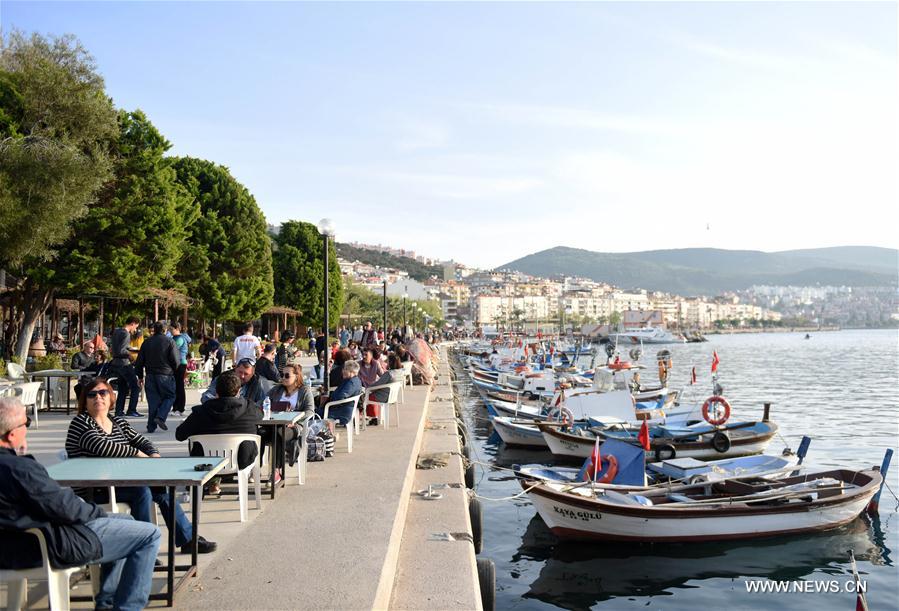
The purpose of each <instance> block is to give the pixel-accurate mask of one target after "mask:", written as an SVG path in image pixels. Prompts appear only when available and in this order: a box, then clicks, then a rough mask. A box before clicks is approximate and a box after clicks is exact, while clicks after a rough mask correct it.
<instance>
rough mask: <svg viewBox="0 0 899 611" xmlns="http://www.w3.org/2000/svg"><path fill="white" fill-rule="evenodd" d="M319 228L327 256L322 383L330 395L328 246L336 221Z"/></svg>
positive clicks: (320, 224)
mask: <svg viewBox="0 0 899 611" xmlns="http://www.w3.org/2000/svg"><path fill="white" fill-rule="evenodd" d="M318 230H319V232H321V234H322V239H323V242H324V246H325V256H324V259H325V320H324V323H325V350H324V352H325V355H324V356H325V362H324V364H323V365H324V369H323V370H322V378H323V380H322V383H323V384H324V387H325V394H326V395H329V394H331V383H330V376H329V375H328V369H329V368H330V366H329V363H328V360H329V356H330V354H329V350H328V327H329V326H330V321H329V320H328V309H329V307H330V304H329V303H328V302H329V298H330V295H329V293H328V275H329V274H328V271H329V266H328V250H329V249H328V246H329V241H330V239H331V238H333V237H334V223H333V222H332V221H331V219H322V220H320V221H319V222H318Z"/></svg>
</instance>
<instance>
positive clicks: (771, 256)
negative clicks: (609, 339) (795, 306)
mask: <svg viewBox="0 0 899 611" xmlns="http://www.w3.org/2000/svg"><path fill="white" fill-rule="evenodd" d="M497 269H509V270H517V271H520V272H524V273H526V274H531V275H533V276H544V277H548V276H553V275H556V274H565V275H571V276H581V277H584V278H590V279H591V280H595V281H597V282H607V283H609V284H613V285H615V286H619V287H622V288H626V289H631V288H644V289H648V290H653V291H666V292H670V293H676V294H680V295H715V294H719V293H721V292H724V291H729V290H740V289H745V288H748V287H750V286H752V285H753V284H774V285H786V284H792V285H804V286H810V285H811V286H813V285H845V286H897V284H899V251H897V250H893V249H889V248H877V247H873V246H844V247H837V248H819V249H811V250H788V251H782V252H773V253H766V252H761V251H757V250H722V249H716V248H684V249H677V250H649V251H644V252H631V253H602V252H594V251H590V250H582V249H578V248H568V247H566V246H557V247H556V248H550V249H549V250H544V251H541V252H537V253H534V254H531V255H527V256H526V257H522V258H521V259H517V260H515V261H512V262H510V263H506V264H505V265H502V266H500V267H498V268H497Z"/></svg>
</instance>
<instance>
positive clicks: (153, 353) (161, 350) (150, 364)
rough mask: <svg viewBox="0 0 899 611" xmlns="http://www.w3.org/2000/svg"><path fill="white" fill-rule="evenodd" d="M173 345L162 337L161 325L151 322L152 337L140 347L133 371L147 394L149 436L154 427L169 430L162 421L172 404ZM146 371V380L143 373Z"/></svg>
mask: <svg viewBox="0 0 899 611" xmlns="http://www.w3.org/2000/svg"><path fill="white" fill-rule="evenodd" d="M180 360H181V359H180V357H179V355H178V352H177V351H176V350H175V342H173V341H172V340H171V339H170V338H169V337H167V336H166V334H165V325H163V324H162V323H161V322H154V323H153V336H152V337H150V338H149V339H147V340H146V341H145V342H144V343H143V344H142V345H141V347H140V352H139V353H138V355H137V360H136V361H134V369H135V372H136V373H137V377H138V379H140V380H141V381H143V383H144V384H145V386H144V388H145V390H146V391H147V432H148V433H153V432H155V431H156V427H157V426H158V427H159V428H161V429H162V430H163V431H167V430H169V427H168V426H166V424H165V419H166V418H167V417H168V415H169V411H170V410H171V409H172V405H174V404H175V372H176V371H177V370H178V363H179V362H180ZM145 369H146V373H147V375H146V380H144V370H145Z"/></svg>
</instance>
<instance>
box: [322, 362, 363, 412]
mask: <svg viewBox="0 0 899 611" xmlns="http://www.w3.org/2000/svg"><path fill="white" fill-rule="evenodd" d="M358 374H359V363H357V362H356V361H352V360H351V361H347V362H345V363H344V364H343V381H342V382H341V383H340V386H338V387H337V388H336V389H335V390H333V391H331V395H330V396H328V397H326V398H325V399H323V402H322V407H318V408H316V409H315V413H317V414H318V415H319V416H323V415H324V412H325V408H324V405H325V403H327V402H329V401H340V400H342V399H349V398H350V397H355V396H356V395H361V394H362V382H361V381H359V375H358ZM352 416H353V404H352V403H346V404H344V405H338V406H337V407H335V408H334V409H331V410H329V411H328V418H330V419H332V420H336V421H337V422H339V423H340V424H346V423H347V422H349V421H350V418H352Z"/></svg>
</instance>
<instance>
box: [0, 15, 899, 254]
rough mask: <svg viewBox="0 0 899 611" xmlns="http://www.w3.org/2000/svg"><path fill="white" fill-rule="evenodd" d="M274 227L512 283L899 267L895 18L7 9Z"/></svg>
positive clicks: (15, 22) (4, 19)
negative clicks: (667, 272) (61, 39)
mask: <svg viewBox="0 0 899 611" xmlns="http://www.w3.org/2000/svg"><path fill="white" fill-rule="evenodd" d="M0 25H2V28H3V30H4V31H8V30H10V29H12V28H19V29H22V30H25V31H38V32H41V33H45V34H46V33H51V34H62V33H73V34H75V35H77V36H78V37H79V38H80V39H81V41H82V42H83V43H84V45H85V46H86V47H87V48H88V49H89V50H90V52H91V53H92V54H93V55H94V56H95V58H96V60H97V64H98V68H99V70H100V72H101V73H102V74H103V76H104V77H105V79H106V86H107V90H108V92H109V94H110V95H111V96H112V97H113V99H114V101H115V103H116V105H117V106H119V107H121V108H125V109H135V108H140V109H142V110H144V111H145V112H146V113H147V114H148V115H149V117H150V118H151V120H152V121H153V122H154V123H155V124H156V126H157V127H158V128H159V129H160V130H161V131H162V133H163V134H164V135H165V136H166V137H167V138H168V139H169V140H170V141H171V142H172V144H173V145H174V146H173V148H172V151H171V152H172V154H177V155H191V156H195V157H203V158H207V159H210V160H212V161H215V162H217V163H220V164H222V165H225V166H227V167H228V168H230V170H231V172H232V173H233V174H234V175H235V177H236V178H237V179H238V180H240V181H241V182H242V183H244V184H245V185H246V186H247V187H248V188H249V189H250V191H251V192H252V193H253V194H254V195H255V197H256V200H257V201H258V203H259V205H260V206H261V207H262V209H263V211H264V212H265V214H266V217H267V218H268V219H269V221H270V222H273V223H278V222H281V221H284V220H288V219H302V220H308V221H312V222H316V221H318V220H319V219H320V218H322V217H325V216H328V217H331V218H333V219H334V221H335V223H336V226H337V231H338V239H340V240H344V241H351V240H360V241H365V242H371V243H378V242H380V243H385V244H390V245H393V246H397V247H406V248H412V249H415V250H416V251H418V252H419V253H421V254H424V255H426V256H433V257H439V258H444V259H448V258H454V259H455V260H457V261H462V262H465V263H469V264H474V265H481V266H495V265H500V264H502V263H505V262H507V261H510V260H512V259H515V258H517V257H519V256H523V255H525V254H528V253H530V252H535V251H537V250H541V249H543V248H549V247H552V246H556V245H566V246H573V247H578V248H587V249H591V250H602V251H614V252H624V251H634V250H647V249H655V248H686V247H706V246H708V247H720V248H746V249H758V250H765V251H773V250H785V249H791V248H811V247H819V246H835V245H848V244H865V245H877V246H888V247H896V246H897V243H899V239H897V238H896V235H897V234H896V228H897V227H899V185H897V180H899V179H897V168H899V123H897V109H899V79H897V36H896V34H897V11H896V4H895V3H861V2H847V3H820V4H819V3H810V2H801V3H773V2H758V3H752V2H751V3H729V2H717V3H716V2H696V3H565V4H560V3H539V4H538V3H494V4H478V3H420V4H419V3H308V4H307V3H298V2H297V3H287V2H284V3H260V2H253V3H237V2H202V3H184V2H177V3H175V2H98V3H83V2H55V3H41V2H7V1H0Z"/></svg>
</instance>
